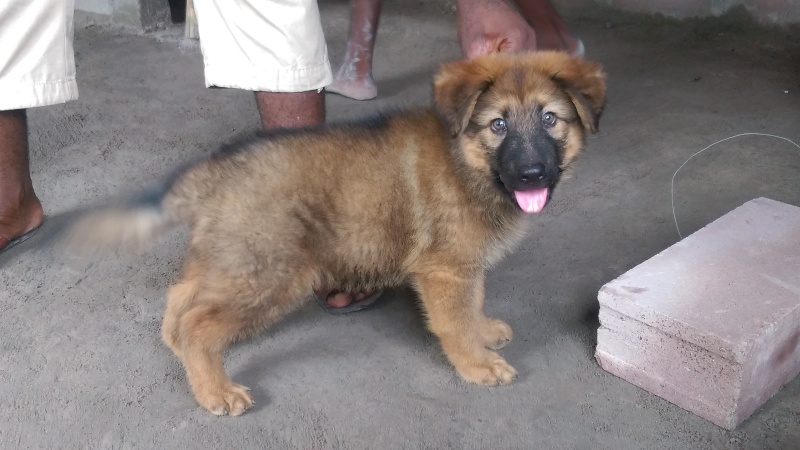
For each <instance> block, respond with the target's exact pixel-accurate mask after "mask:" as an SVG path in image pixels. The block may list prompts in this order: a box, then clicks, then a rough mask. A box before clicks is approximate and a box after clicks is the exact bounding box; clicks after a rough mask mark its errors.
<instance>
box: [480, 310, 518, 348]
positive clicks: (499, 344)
mask: <svg viewBox="0 0 800 450" xmlns="http://www.w3.org/2000/svg"><path fill="white" fill-rule="evenodd" d="M513 337H514V332H513V331H512V330H511V327H510V326H508V324H507V323H505V322H503V321H502V320H500V319H494V318H492V317H487V318H486V319H485V320H484V321H483V323H482V324H481V339H483V345H485V346H486V348H490V349H492V350H500V349H501V348H503V347H505V346H506V344H508V343H509V342H511V339H512V338H513Z"/></svg>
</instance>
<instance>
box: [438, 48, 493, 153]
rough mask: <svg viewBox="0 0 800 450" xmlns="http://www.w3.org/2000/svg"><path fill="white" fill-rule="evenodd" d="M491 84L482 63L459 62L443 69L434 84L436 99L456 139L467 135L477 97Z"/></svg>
mask: <svg viewBox="0 0 800 450" xmlns="http://www.w3.org/2000/svg"><path fill="white" fill-rule="evenodd" d="M492 82H493V79H492V76H491V74H490V73H489V71H488V70H487V69H486V67H485V66H484V65H483V64H481V63H480V61H476V60H465V61H456V62H452V63H449V64H443V65H442V66H441V68H440V69H439V73H438V74H437V75H436V78H435V79H434V81H433V98H434V101H435V103H436V110H437V111H438V112H439V114H440V115H441V116H442V118H444V120H445V122H446V123H447V126H448V128H449V130H450V133H451V134H452V135H453V137H455V136H458V135H459V134H460V133H461V132H462V131H464V128H466V126H467V124H468V123H469V119H470V117H472V112H473V110H474V109H475V104H476V103H477V102H478V97H480V95H481V94H482V93H483V92H485V91H486V90H487V89H488V88H489V86H491V85H492Z"/></svg>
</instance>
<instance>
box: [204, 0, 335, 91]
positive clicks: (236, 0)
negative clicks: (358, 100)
mask: <svg viewBox="0 0 800 450" xmlns="http://www.w3.org/2000/svg"><path fill="white" fill-rule="evenodd" d="M194 8H195V12H196V14H197V24H198V28H199V32H200V48H201V50H202V51H203V60H204V63H205V77H206V86H207V87H211V86H216V87H226V88H237V89H245V90H250V91H269V92H303V91H311V90H319V89H322V88H323V87H325V86H327V85H328V84H330V83H331V82H332V80H333V77H332V73H331V66H330V62H329V61H328V49H327V46H326V44H325V36H324V34H323V32H322V23H321V22H320V17H319V9H318V7H317V0H194Z"/></svg>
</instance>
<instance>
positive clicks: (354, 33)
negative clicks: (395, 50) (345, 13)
mask: <svg viewBox="0 0 800 450" xmlns="http://www.w3.org/2000/svg"><path fill="white" fill-rule="evenodd" d="M380 13H381V0H352V6H351V9H350V36H349V37H348V39H347V50H346V51H345V55H344V60H343V61H342V65H341V66H339V69H338V70H337V71H336V75H334V78H333V84H331V85H330V86H328V87H326V88H325V90H327V91H328V92H334V93H337V94H340V95H343V96H345V97H349V98H352V99H354V100H369V99H372V98H375V97H376V96H377V95H378V87H377V86H376V85H375V80H374V79H373V78H372V54H373V51H374V49H375V35H376V33H377V32H378V20H379V18H380Z"/></svg>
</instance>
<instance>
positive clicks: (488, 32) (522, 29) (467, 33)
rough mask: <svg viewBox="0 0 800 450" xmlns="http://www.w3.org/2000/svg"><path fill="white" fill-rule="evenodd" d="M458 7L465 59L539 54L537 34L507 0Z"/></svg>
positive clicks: (472, 0) (476, 0)
mask: <svg viewBox="0 0 800 450" xmlns="http://www.w3.org/2000/svg"><path fill="white" fill-rule="evenodd" d="M456 7H457V9H458V41H459V43H460V45H461V53H462V55H464V57H466V58H474V57H476V56H480V55H485V54H489V53H496V52H522V51H534V50H536V33H535V32H534V31H533V28H531V26H530V25H528V22H527V21H526V20H525V19H524V18H523V17H522V15H520V13H519V12H518V11H517V10H516V9H515V8H514V7H512V6H511V5H509V4H508V3H507V2H506V0H456Z"/></svg>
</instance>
